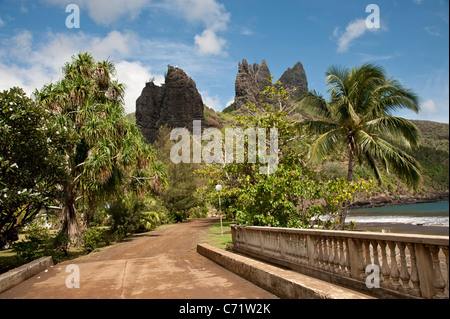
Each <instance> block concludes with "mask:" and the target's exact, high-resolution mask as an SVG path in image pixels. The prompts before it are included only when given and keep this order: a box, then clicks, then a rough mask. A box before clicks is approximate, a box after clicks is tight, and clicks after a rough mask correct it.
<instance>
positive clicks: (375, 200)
mask: <svg viewBox="0 0 450 319" xmlns="http://www.w3.org/2000/svg"><path fill="white" fill-rule="evenodd" d="M448 201H449V192H448V191H444V192H439V193H438V194H436V195H434V196H427V197H420V196H418V197H411V196H404V197H400V198H394V197H391V196H375V197H372V198H368V199H366V200H358V201H356V202H354V203H353V204H352V205H350V206H349V207H348V208H349V209H361V208H376V207H392V206H406V205H416V204H426V203H441V202H448Z"/></svg>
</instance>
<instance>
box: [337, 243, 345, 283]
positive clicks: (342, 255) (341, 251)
mask: <svg viewBox="0 0 450 319" xmlns="http://www.w3.org/2000/svg"><path fill="white" fill-rule="evenodd" d="M338 243H339V257H340V258H339V266H340V273H341V274H343V275H347V272H346V270H345V251H344V239H343V238H339V239H338Z"/></svg>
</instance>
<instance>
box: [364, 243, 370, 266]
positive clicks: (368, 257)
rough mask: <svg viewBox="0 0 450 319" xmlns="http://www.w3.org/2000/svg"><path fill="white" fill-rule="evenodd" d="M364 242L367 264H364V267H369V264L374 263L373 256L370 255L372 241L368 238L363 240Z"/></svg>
mask: <svg viewBox="0 0 450 319" xmlns="http://www.w3.org/2000/svg"><path fill="white" fill-rule="evenodd" d="M363 244H364V248H365V256H366V258H365V264H364V269H365V268H366V267H367V265H371V264H372V258H371V257H370V242H369V241H367V240H364V241H363Z"/></svg>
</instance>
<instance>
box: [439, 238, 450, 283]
mask: <svg viewBox="0 0 450 319" xmlns="http://www.w3.org/2000/svg"><path fill="white" fill-rule="evenodd" d="M441 249H442V251H443V253H444V255H445V262H446V264H447V292H448V291H449V290H450V288H449V286H448V275H449V273H448V272H449V269H448V246H441Z"/></svg>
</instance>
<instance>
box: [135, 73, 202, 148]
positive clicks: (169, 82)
mask: <svg viewBox="0 0 450 319" xmlns="http://www.w3.org/2000/svg"><path fill="white" fill-rule="evenodd" d="M203 111H204V106H203V100H202V97H201V95H200V93H199V92H198V91H197V87H196V83H195V82H194V80H192V79H191V78H190V77H188V76H187V75H186V73H185V72H184V71H183V70H181V69H179V68H174V67H171V66H169V70H168V71H167V75H166V80H165V84H163V85H162V86H157V85H155V84H154V83H153V82H149V83H147V84H146V86H145V88H144V89H143V90H142V94H141V96H140V97H139V98H138V99H137V101H136V124H138V126H139V127H140V128H141V131H142V134H143V135H144V137H145V138H146V139H147V141H148V142H150V143H153V142H154V141H155V140H156V138H157V136H158V130H159V127H161V126H163V125H167V126H168V127H170V128H178V127H186V128H188V129H189V130H191V131H192V124H193V120H201V121H202V122H203V121H204V119H205V118H204V113H203Z"/></svg>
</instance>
